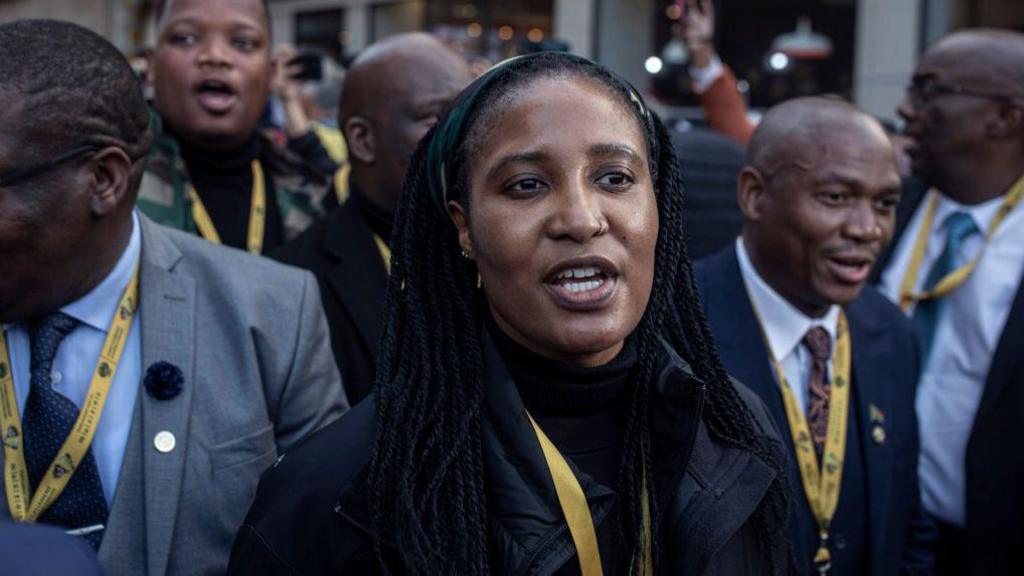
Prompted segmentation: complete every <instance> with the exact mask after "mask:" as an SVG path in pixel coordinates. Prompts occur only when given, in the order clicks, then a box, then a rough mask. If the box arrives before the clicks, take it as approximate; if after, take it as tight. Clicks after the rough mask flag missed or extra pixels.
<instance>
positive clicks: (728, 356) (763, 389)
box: [695, 246, 934, 576]
mask: <svg viewBox="0 0 1024 576" xmlns="http://www.w3.org/2000/svg"><path fill="white" fill-rule="evenodd" d="M695 274H696V276H697V283H698V287H699V289H700V291H701V293H702V297H703V303H704V309H705V312H706V314H707V316H708V322H709V323H710V324H711V330H712V332H713V333H714V336H715V341H716V343H717V345H718V349H719V352H720V353H721V356H722V361H723V363H724V364H725V367H726V369H727V370H728V371H729V373H730V374H731V375H733V376H734V377H736V378H737V379H739V380H740V381H741V382H743V383H744V384H746V385H747V387H749V388H750V389H751V390H753V391H754V393H756V394H757V395H759V396H760V397H761V399H762V400H764V402H765V404H766V405H767V406H768V410H769V412H771V413H772V415H773V416H774V418H775V421H776V423H777V425H778V426H779V428H780V429H781V430H783V432H782V437H783V438H784V439H785V441H786V444H787V447H788V450H789V454H790V461H791V466H790V484H791V487H792V489H793V492H794V497H793V498H792V499H791V501H792V502H793V503H794V506H793V509H794V511H795V513H796V521H794V522H792V523H791V525H792V526H793V528H794V529H799V526H800V525H801V524H807V522H810V521H813V519H811V520H807V519H805V520H806V521H805V522H800V521H799V517H800V515H801V514H804V515H809V514H810V512H809V509H808V508H807V505H806V500H805V499H804V497H803V489H802V486H801V481H800V475H799V474H800V473H799V470H798V469H797V467H796V465H795V462H796V457H795V452H794V449H793V443H792V440H791V437H790V434H789V425H788V423H787V420H786V414H785V409H784V406H783V402H782V396H781V394H780V393H779V389H778V384H777V383H776V380H775V377H774V374H773V372H772V367H771V364H770V360H769V358H768V353H767V351H766V350H765V345H764V338H763V336H762V333H761V329H760V326H758V323H757V318H756V317H755V315H754V310H753V308H752V306H751V304H750V300H749V297H748V295H747V291H746V287H745V286H744V284H743V277H742V275H741V273H740V267H739V261H738V260H737V257H736V250H735V247H734V246H729V247H728V248H726V249H725V250H722V251H721V252H719V253H717V254H715V255H713V256H710V257H708V258H706V259H704V260H701V261H700V262H698V263H697V264H696V267H695ZM844 308H845V311H846V316H847V320H848V321H849V324H850V335H851V340H852V342H851V343H852V349H853V359H852V360H853V362H852V363H853V367H852V370H853V395H852V397H851V404H850V411H851V413H850V416H851V417H850V426H851V427H850V428H849V430H850V434H849V435H848V436H847V459H846V463H845V469H844V474H843V482H844V484H843V486H842V488H841V490H842V492H841V495H840V503H839V507H838V510H837V515H836V518H835V519H834V520H833V524H834V526H836V527H837V526H840V525H842V526H845V527H847V528H849V527H853V528H855V529H854V530H853V537H854V538H860V537H861V536H863V537H864V538H866V539H867V542H866V545H865V546H864V548H865V549H866V553H867V557H866V558H865V559H863V561H861V562H860V563H859V564H860V565H861V566H862V567H864V571H863V573H864V574H871V575H872V576H883V575H894V574H930V573H931V571H932V553H931V549H930V546H931V543H932V541H933V539H934V532H933V528H932V526H931V523H930V521H929V520H928V519H927V517H926V515H925V513H924V511H923V509H922V507H921V502H920V495H919V491H918V478H917V459H918V452H919V446H918V428H917V417H916V415H915V412H914V395H915V390H916V386H917V380H918V374H919V371H920V359H919V353H918V349H917V342H916V339H915V337H914V334H913V329H912V326H911V324H910V322H909V321H908V320H907V319H906V317H904V316H903V314H901V313H900V311H899V310H898V309H897V308H896V307H895V306H893V305H892V304H891V303H890V302H889V301H888V300H886V299H885V298H884V297H882V296H881V295H880V294H878V293H877V292H876V291H875V290H874V289H871V288H865V289H864V291H863V292H862V293H861V295H860V297H859V298H857V300H855V301H854V302H852V303H851V304H849V305H848V306H845V307H844ZM876 428H878V429H880V430H881V432H878V431H876ZM851 478H859V479H861V480H862V481H864V482H865V484H864V485H863V486H859V485H855V484H848V483H847V480H848V479H851ZM849 499H853V505H850V504H851V502H844V500H849ZM863 522H866V523H867V524H866V528H865V527H862V526H859V524H860V523H863ZM792 536H793V540H794V542H796V541H797V540H798V539H801V541H803V540H806V538H805V534H804V533H803V532H800V534H793V535H792ZM839 543H840V541H838V540H837V541H835V542H834V543H833V544H834V545H838V544H839ZM801 548H802V547H801V546H800V545H796V546H795V547H794V551H795V554H797V555H798V557H797V558H796V559H795V561H794V565H795V567H796V569H797V571H798V572H799V573H802V574H809V573H810V572H811V570H810V568H811V564H810V556H811V555H813V552H814V550H813V549H811V550H809V551H808V550H805V549H804V550H802V549H801ZM840 554H841V553H840ZM837 559H838V558H837ZM854 560H855V559H854ZM854 564H856V562H854ZM847 565H849V564H847ZM837 568H839V569H841V568H842V566H837ZM833 573H834V574H840V572H838V571H834V572H833Z"/></svg>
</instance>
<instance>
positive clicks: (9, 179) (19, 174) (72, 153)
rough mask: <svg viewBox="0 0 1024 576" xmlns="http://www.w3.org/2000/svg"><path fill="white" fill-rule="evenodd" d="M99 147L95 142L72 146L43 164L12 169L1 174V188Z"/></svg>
mask: <svg viewBox="0 0 1024 576" xmlns="http://www.w3.org/2000/svg"><path fill="white" fill-rule="evenodd" d="M99 149H100V147H99V146H97V145H95V144H85V145H82V146H78V147H75V148H72V149H71V150H68V151H67V152H65V153H63V154H61V155H60V156H57V157H56V158H52V159H50V160H47V161H46V162H43V163H42V164H37V165H35V166H31V167H29V168H21V169H19V170H11V171H10V172H7V173H6V174H0V188H6V187H9V186H14V185H15V184H18V183H19V182H24V181H26V180H29V179H32V178H35V177H36V176H41V175H42V174H45V173H46V172H49V171H50V170H53V169H54V168H56V167H57V166H59V165H61V164H63V163H65V162H68V161H69V160H73V159H75V158H78V157H79V156H82V155H84V154H88V153H89V152H95V151H97V150H99Z"/></svg>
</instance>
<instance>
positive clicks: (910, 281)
mask: <svg viewBox="0 0 1024 576" xmlns="http://www.w3.org/2000/svg"><path fill="white" fill-rule="evenodd" d="M1021 197H1024V176H1022V177H1021V178H1019V179H1018V180H1017V182H1016V183H1014V185H1013V186H1012V187H1011V188H1010V191H1009V192H1007V194H1006V197H1005V198H1004V199H1003V203H1002V204H1000V205H999V210H998V211H997V212H996V215H995V217H994V218H992V222H991V223H990V224H989V225H988V230H986V231H985V243H984V245H983V246H982V249H981V251H980V252H978V255H977V256H975V257H974V258H973V259H972V260H971V261H970V262H968V263H967V264H964V265H963V266H961V267H960V268H957V269H956V270H953V271H952V272H950V273H949V274H947V275H946V276H944V277H943V278H942V279H941V280H939V282H938V283H936V284H935V286H934V287H933V288H932V289H931V290H926V291H922V292H915V291H914V284H915V283H917V277H918V274H919V273H920V271H921V261H922V260H923V259H924V253H925V250H926V249H927V248H928V237H929V235H930V234H931V231H932V221H933V220H934V219H935V210H936V208H937V207H938V204H939V195H938V194H937V193H936V192H934V191H932V192H931V193H930V194H929V198H928V207H927V208H926V209H925V213H924V220H922V222H921V228H920V230H918V231H917V238H916V239H915V241H914V250H913V252H911V254H910V264H909V265H908V266H907V272H906V274H904V276H903V282H902V283H901V284H900V307H901V308H903V310H904V312H905V311H907V310H908V309H909V308H910V305H911V304H912V303H913V302H916V301H919V300H928V299H930V298H942V297H943V296H945V295H947V294H949V293H950V292H952V291H953V290H955V289H956V288H957V287H959V286H960V285H961V284H963V283H964V282H966V281H967V279H968V278H970V277H971V274H972V273H973V272H974V269H975V268H976V267H977V266H978V262H980V261H981V257H982V256H984V254H985V248H987V247H988V243H989V241H990V240H992V237H993V236H994V235H995V233H996V230H998V229H999V225H1000V224H1002V223H1003V220H1006V217H1007V216H1009V215H1010V212H1012V211H1013V209H1014V208H1015V207H1016V206H1017V204H1018V203H1020V200H1021Z"/></svg>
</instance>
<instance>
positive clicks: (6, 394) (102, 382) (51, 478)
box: [0, 266, 139, 522]
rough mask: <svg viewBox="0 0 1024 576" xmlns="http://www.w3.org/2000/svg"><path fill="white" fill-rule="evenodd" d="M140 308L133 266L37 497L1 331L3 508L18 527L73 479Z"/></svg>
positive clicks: (137, 269)
mask: <svg viewBox="0 0 1024 576" xmlns="http://www.w3.org/2000/svg"><path fill="white" fill-rule="evenodd" d="M138 306H139V268H138V266H136V268H135V272H134V273H133V274H132V279H131V281H130V282H129V283H128V286H127V287H125V289H124V293H123V294H122V295H121V300H120V302H119V303H118V306H117V310H116V311H115V312H114V318H113V319H112V320H111V325H110V329H109V330H107V337H106V339H105V340H104V342H103V348H102V349H101V350H100V358H99V360H98V361H97V362H96V368H95V370H94V371H93V375H92V380H91V382H90V383H89V391H88V392H87V393H86V396H85V401H84V402H82V408H81V410H79V411H78V419H77V420H75V425H74V427H73V428H72V429H71V433H70V434H69V435H68V437H67V439H65V440H64V444H63V445H62V446H61V447H60V450H59V451H58V452H57V454H56V455H55V456H54V459H53V462H52V463H51V464H50V467H49V468H48V469H47V471H46V475H45V476H43V478H42V480H40V481H39V486H37V487H36V490H35V493H34V494H33V493H31V487H30V486H29V479H28V471H27V470H28V468H27V467H26V465H25V443H24V434H23V428H22V424H21V416H20V414H19V412H18V400H17V397H16V396H15V393H14V374H12V373H11V362H10V356H9V354H8V352H7V343H6V342H5V341H4V336H3V332H2V331H0V427H2V429H3V444H4V458H5V464H4V487H5V488H6V491H7V506H8V508H9V509H10V511H11V517H12V518H14V520H16V521H18V522H35V521H36V520H38V519H39V516H40V515H42V513H43V512H45V511H46V510H47V508H49V507H50V506H51V505H52V504H53V503H54V502H56V501H57V499H58V498H60V495H61V493H62V492H63V491H64V488H65V487H66V486H67V484H68V481H69V480H71V476H72V475H73V474H74V473H75V471H76V470H77V469H78V465H79V464H81V463H82V460H84V459H85V455H86V454H87V453H88V451H89V447H90V446H91V445H92V440H93V438H94V437H95V436H96V428H97V427H98V426H99V422H100V416H101V415H102V413H103V406H104V405H105V404H106V402H107V394H108V393H109V392H110V383H111V382H113V381H114V375H115V374H116V373H117V365H118V363H119V362H120V360H121V354H122V352H124V347H125V344H126V343H127V342H128V332H129V331H130V330H131V327H132V319H133V318H134V317H135V312H136V310H138Z"/></svg>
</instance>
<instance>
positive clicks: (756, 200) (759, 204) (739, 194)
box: [736, 166, 768, 222]
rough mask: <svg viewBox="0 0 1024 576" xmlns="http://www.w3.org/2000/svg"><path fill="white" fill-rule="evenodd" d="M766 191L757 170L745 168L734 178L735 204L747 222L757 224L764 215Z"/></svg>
mask: <svg viewBox="0 0 1024 576" xmlns="http://www.w3.org/2000/svg"><path fill="white" fill-rule="evenodd" d="M767 195H768V190H767V186H766V184H765V179H764V176H762V175H761V172H760V171H758V169H757V168H754V167H752V166H746V167H744V168H743V170H741V171H740V175H739V176H738V177H737V178H736V202H737V203H738V204H739V206H740V210H741V211H742V212H743V217H744V219H746V220H747V221H750V222H757V221H759V220H760V219H761V217H762V216H763V215H764V209H765V202H766V201H767Z"/></svg>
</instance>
